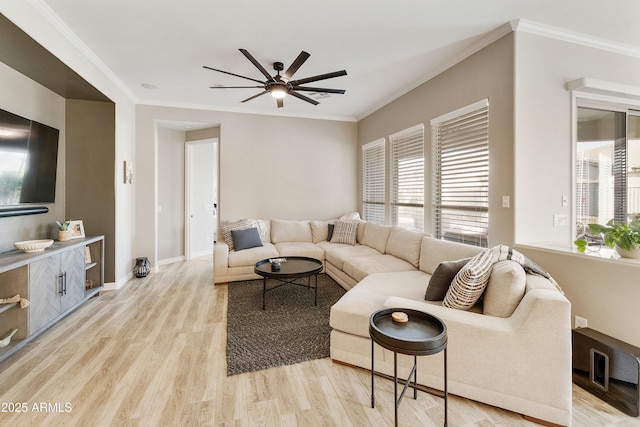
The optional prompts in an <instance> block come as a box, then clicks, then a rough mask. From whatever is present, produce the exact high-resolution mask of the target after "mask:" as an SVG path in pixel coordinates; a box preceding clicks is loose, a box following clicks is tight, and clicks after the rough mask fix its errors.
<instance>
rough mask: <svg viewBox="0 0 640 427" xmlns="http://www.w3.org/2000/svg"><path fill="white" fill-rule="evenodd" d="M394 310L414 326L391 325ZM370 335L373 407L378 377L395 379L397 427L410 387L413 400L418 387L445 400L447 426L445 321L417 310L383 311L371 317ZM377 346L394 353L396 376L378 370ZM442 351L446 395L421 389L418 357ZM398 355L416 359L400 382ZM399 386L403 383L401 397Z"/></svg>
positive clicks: (446, 392) (447, 395)
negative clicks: (405, 396) (402, 404)
mask: <svg viewBox="0 0 640 427" xmlns="http://www.w3.org/2000/svg"><path fill="white" fill-rule="evenodd" d="M394 311H403V312H405V313H407V314H408V316H409V322H412V323H407V324H406V325H405V324H401V323H400V324H397V323H394V322H392V321H391V314H392V313H393V312H394ZM369 335H370V336H371V407H372V408H374V407H375V376H376V375H378V376H382V377H385V378H389V379H391V378H393V381H394V400H395V405H394V406H395V408H394V420H395V425H396V427H397V426H398V408H399V407H400V403H401V402H402V399H403V398H404V395H405V394H406V392H407V389H408V388H409V387H411V388H413V398H414V399H417V398H418V388H420V389H421V390H424V391H426V392H428V393H430V394H434V395H436V396H438V397H442V398H443V399H444V426H445V427H447V425H448V420H447V414H448V400H449V399H448V397H449V393H448V390H447V328H446V325H445V324H444V322H442V321H441V320H440V319H438V318H437V317H435V316H432V315H430V314H428V313H425V312H421V311H418V310H410V309H383V310H378V311H376V312H375V313H373V314H372V315H371V318H370V320H369ZM376 343H377V344H378V345H380V346H381V347H383V348H386V349H387V350H390V351H393V377H391V376H388V375H385V374H381V373H379V372H376V371H375V353H374V349H375V344H376ZM441 351H444V354H443V355H444V392H443V393H440V392H435V391H431V390H429V389H428V388H424V387H420V386H418V356H428V355H432V354H436V353H439V352H441ZM398 353H401V354H407V355H410V356H413V367H412V368H411V372H410V373H409V377H408V378H407V379H406V381H404V380H399V379H398ZM412 378H413V380H412ZM398 383H402V384H404V387H403V388H402V392H401V393H400V396H398Z"/></svg>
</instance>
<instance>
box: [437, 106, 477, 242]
mask: <svg viewBox="0 0 640 427" xmlns="http://www.w3.org/2000/svg"><path fill="white" fill-rule="evenodd" d="M431 127H432V132H433V138H432V139H433V220H434V224H433V230H434V235H435V236H436V237H437V238H443V239H446V240H451V241H456V242H463V243H468V244H472V245H476V246H482V247H487V244H488V229H489V103H488V101H487V100H484V101H481V102H479V103H476V104H473V105H470V106H468V107H465V108H462V109H460V110H457V111H454V112H452V113H450V114H446V115H444V116H442V117H439V118H436V119H434V120H432V121H431Z"/></svg>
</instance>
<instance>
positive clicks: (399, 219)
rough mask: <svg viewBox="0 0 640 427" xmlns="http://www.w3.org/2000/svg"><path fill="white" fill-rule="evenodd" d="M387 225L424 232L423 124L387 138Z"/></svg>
mask: <svg viewBox="0 0 640 427" xmlns="http://www.w3.org/2000/svg"><path fill="white" fill-rule="evenodd" d="M389 142H390V145H391V187H390V194H389V196H390V203H391V224H392V225H398V226H400V227H403V228H407V229H410V230H418V231H423V230H424V125H422V124H420V125H417V126H414V127H412V128H409V129H406V130H404V131H402V132H398V133H396V134H393V135H391V136H390V137H389Z"/></svg>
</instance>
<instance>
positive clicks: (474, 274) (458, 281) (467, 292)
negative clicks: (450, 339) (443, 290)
mask: <svg viewBox="0 0 640 427" xmlns="http://www.w3.org/2000/svg"><path fill="white" fill-rule="evenodd" d="M492 266H493V253H492V251H491V249H487V250H485V251H483V252H480V253H479V254H478V255H476V256H474V257H473V258H471V260H469V262H468V263H467V264H466V265H465V266H464V267H462V269H461V270H460V271H459V272H458V274H456V276H455V277H454V278H453V281H452V282H451V286H450V287H449V290H448V291H447V295H446V296H445V297H444V301H442V305H443V306H445V307H449V308H456V309H458V310H468V309H470V308H471V307H473V306H474V305H475V303H476V302H478V300H479V299H480V297H481V296H482V293H483V292H484V290H485V288H486V287H487V283H489V276H491V269H492Z"/></svg>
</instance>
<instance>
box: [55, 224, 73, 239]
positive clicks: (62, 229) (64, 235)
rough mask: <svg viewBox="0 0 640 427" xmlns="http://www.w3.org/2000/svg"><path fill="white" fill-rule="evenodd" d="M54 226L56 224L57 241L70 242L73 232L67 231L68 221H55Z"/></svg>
mask: <svg viewBox="0 0 640 427" xmlns="http://www.w3.org/2000/svg"><path fill="white" fill-rule="evenodd" d="M56 224H58V241H60V242H66V241H67V240H71V238H72V236H73V230H70V229H69V224H70V221H65V222H63V223H61V222H60V221H56Z"/></svg>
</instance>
